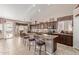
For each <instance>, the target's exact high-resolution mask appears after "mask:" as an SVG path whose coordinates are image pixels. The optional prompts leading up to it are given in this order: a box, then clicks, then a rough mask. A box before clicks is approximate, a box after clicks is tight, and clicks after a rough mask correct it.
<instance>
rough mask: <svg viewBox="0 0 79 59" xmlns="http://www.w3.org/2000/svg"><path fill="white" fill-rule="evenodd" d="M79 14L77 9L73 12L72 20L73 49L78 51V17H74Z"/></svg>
mask: <svg viewBox="0 0 79 59" xmlns="http://www.w3.org/2000/svg"><path fill="white" fill-rule="evenodd" d="M78 13H79V8H77V9H75V10H74V20H73V22H74V23H73V24H74V26H73V47H74V48H77V49H79V16H78V17H75V15H76V14H78Z"/></svg>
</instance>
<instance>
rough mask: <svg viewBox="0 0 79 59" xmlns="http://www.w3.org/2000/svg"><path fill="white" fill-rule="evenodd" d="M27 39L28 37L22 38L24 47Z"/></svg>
mask: <svg viewBox="0 0 79 59" xmlns="http://www.w3.org/2000/svg"><path fill="white" fill-rule="evenodd" d="M27 39H29V36H24V39H23V41H24V45H26V40H27Z"/></svg>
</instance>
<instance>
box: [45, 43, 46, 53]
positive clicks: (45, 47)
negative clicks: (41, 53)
mask: <svg viewBox="0 0 79 59" xmlns="http://www.w3.org/2000/svg"><path fill="white" fill-rule="evenodd" d="M45 54H46V44H45Z"/></svg>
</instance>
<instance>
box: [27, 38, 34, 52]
mask: <svg viewBox="0 0 79 59" xmlns="http://www.w3.org/2000/svg"><path fill="white" fill-rule="evenodd" d="M28 40H29V51H30V48H31V42H35V38H29V39H28Z"/></svg>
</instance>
